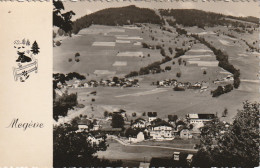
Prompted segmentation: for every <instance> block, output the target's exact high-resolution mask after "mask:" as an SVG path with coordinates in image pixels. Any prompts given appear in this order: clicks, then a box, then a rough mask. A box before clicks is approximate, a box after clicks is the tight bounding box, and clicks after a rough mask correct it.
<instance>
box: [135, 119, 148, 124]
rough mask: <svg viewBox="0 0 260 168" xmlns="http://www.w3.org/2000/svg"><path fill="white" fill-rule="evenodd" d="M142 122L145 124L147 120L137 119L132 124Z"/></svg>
mask: <svg viewBox="0 0 260 168" xmlns="http://www.w3.org/2000/svg"><path fill="white" fill-rule="evenodd" d="M140 121H142V122H145V119H143V118H137V119H136V120H135V121H134V122H133V123H132V124H136V123H139V122H140Z"/></svg>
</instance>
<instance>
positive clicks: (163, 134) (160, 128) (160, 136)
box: [150, 120, 174, 140]
mask: <svg viewBox="0 0 260 168" xmlns="http://www.w3.org/2000/svg"><path fill="white" fill-rule="evenodd" d="M172 130H173V126H172V125H171V124H169V123H168V122H166V121H163V120H162V121H161V122H158V123H156V124H155V125H153V126H152V127H151V130H150V136H151V137H152V138H153V139H155V140H172V139H174V137H173V134H172Z"/></svg>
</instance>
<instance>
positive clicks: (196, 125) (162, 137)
mask: <svg viewBox="0 0 260 168" xmlns="http://www.w3.org/2000/svg"><path fill="white" fill-rule="evenodd" d="M113 118H114V119H113ZM129 118H136V119H135V120H133V119H131V121H129ZM214 118H215V115H214V114H187V115H186V117H185V118H178V116H177V115H168V118H167V119H161V118H158V117H157V112H147V114H146V112H144V113H143V114H142V116H140V117H136V113H132V116H128V115H127V113H126V111H125V110H123V109H120V110H119V111H114V112H110V113H109V112H107V111H106V112H104V117H103V118H91V117H89V118H88V117H87V116H82V115H80V116H79V117H76V118H75V119H73V120H74V121H76V123H77V126H78V130H77V131H78V132H85V133H90V134H91V133H93V132H95V135H97V137H96V136H93V139H92V141H93V142H94V143H98V142H99V141H101V139H99V137H101V136H100V134H102V135H104V134H105V135H106V136H110V137H111V136H115V137H117V138H118V140H120V141H122V142H124V143H126V144H132V143H139V142H142V141H170V140H173V139H175V138H177V139H192V138H193V139H198V138H199V136H200V128H201V127H203V126H204V124H205V123H206V122H209V121H211V120H213V119H214ZM115 119H116V120H115ZM120 119H122V122H121V125H120V124H113V122H117V123H118V122H119V123H120Z"/></svg>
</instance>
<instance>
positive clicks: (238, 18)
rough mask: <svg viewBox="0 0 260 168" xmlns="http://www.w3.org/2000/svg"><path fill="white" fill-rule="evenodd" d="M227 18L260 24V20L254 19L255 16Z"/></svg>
mask: <svg viewBox="0 0 260 168" xmlns="http://www.w3.org/2000/svg"><path fill="white" fill-rule="evenodd" d="M227 17H228V18H231V19H237V20H241V21H246V22H251V23H255V24H259V18H257V17H253V16H248V17H235V16H227Z"/></svg>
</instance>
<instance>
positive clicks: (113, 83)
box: [59, 78, 139, 88]
mask: <svg viewBox="0 0 260 168" xmlns="http://www.w3.org/2000/svg"><path fill="white" fill-rule="evenodd" d="M59 86H60V87H64V86H62V85H61V84H60V85H59ZM98 86H104V87H105V86H109V87H139V83H138V80H137V79H127V78H118V79H117V80H109V79H108V80H100V81H96V80H90V81H86V82H83V81H80V80H75V81H74V82H73V83H71V84H68V85H67V87H72V88H90V87H98Z"/></svg>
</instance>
